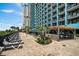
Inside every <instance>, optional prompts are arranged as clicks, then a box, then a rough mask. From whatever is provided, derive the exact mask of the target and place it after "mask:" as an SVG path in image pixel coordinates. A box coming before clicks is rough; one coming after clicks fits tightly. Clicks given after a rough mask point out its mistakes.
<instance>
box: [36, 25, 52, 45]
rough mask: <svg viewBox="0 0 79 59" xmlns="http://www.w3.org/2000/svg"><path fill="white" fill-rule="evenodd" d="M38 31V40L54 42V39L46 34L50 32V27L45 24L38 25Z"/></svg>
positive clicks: (43, 42)
mask: <svg viewBox="0 0 79 59" xmlns="http://www.w3.org/2000/svg"><path fill="white" fill-rule="evenodd" d="M36 31H37V32H38V33H39V35H40V36H39V37H38V38H37V40H36V41H37V42H38V43H40V44H49V43H51V42H52V40H51V39H50V38H49V37H47V36H46V34H47V33H48V32H49V28H48V27H47V26H44V25H38V26H36Z"/></svg>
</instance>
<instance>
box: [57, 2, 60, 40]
mask: <svg viewBox="0 0 79 59" xmlns="http://www.w3.org/2000/svg"><path fill="white" fill-rule="evenodd" d="M56 6H57V8H56V9H57V27H58V32H57V34H58V40H59V34H60V30H59V17H58V3H57V5H56Z"/></svg>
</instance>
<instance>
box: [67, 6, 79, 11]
mask: <svg viewBox="0 0 79 59" xmlns="http://www.w3.org/2000/svg"><path fill="white" fill-rule="evenodd" d="M77 8H79V5H75V6H72V7H68V10H67V11H68V12H69V11H73V10H75V9H77Z"/></svg>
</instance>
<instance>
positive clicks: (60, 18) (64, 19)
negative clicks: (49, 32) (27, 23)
mask: <svg viewBox="0 0 79 59" xmlns="http://www.w3.org/2000/svg"><path fill="white" fill-rule="evenodd" d="M30 6H31V27H32V29H34V28H35V27H36V26H37V25H45V26H48V27H49V26H60V25H64V26H71V27H74V28H79V3H36V4H35V3H31V4H30Z"/></svg>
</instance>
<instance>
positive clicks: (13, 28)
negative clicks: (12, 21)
mask: <svg viewBox="0 0 79 59" xmlns="http://www.w3.org/2000/svg"><path fill="white" fill-rule="evenodd" d="M10 28H11V29H12V30H14V31H19V27H15V26H11V27H10Z"/></svg>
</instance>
